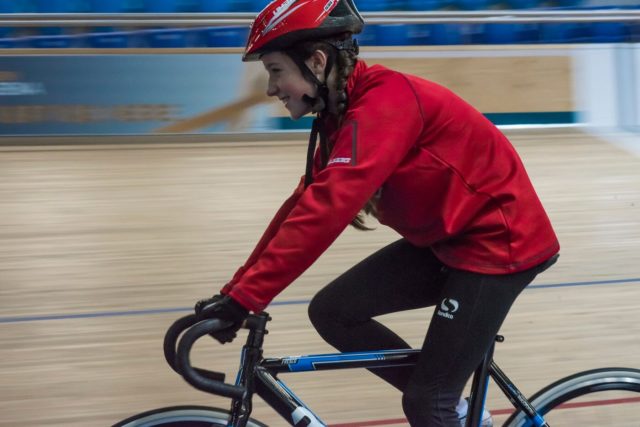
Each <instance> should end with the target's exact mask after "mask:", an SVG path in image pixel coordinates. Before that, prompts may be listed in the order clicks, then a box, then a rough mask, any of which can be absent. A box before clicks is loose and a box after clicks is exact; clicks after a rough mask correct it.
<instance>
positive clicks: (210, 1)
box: [200, 0, 233, 12]
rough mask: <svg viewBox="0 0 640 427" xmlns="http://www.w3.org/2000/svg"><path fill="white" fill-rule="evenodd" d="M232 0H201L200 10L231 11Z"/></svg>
mask: <svg viewBox="0 0 640 427" xmlns="http://www.w3.org/2000/svg"><path fill="white" fill-rule="evenodd" d="M232 3H233V0H202V1H201V2H200V10H202V11H203V12H231V11H232V9H233V5H232Z"/></svg>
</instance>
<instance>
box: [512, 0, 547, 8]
mask: <svg viewBox="0 0 640 427" xmlns="http://www.w3.org/2000/svg"><path fill="white" fill-rule="evenodd" d="M541 3H542V0H508V4H509V7H511V8H512V9H535V8H536V7H540V6H541Z"/></svg>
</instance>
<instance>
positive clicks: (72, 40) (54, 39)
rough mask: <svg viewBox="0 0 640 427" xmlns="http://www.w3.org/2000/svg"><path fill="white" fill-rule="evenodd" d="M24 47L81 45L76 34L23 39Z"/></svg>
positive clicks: (62, 47)
mask: <svg viewBox="0 0 640 427" xmlns="http://www.w3.org/2000/svg"><path fill="white" fill-rule="evenodd" d="M23 42H24V47H28V48H37V49H65V48H71V47H81V46H82V43H81V39H80V38H79V37H78V36H66V35H63V36H35V37H25V38H24V39H23Z"/></svg>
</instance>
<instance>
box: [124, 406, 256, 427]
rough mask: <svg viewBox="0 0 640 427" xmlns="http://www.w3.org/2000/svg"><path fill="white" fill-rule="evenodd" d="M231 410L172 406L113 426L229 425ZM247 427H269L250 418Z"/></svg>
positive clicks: (224, 426)
mask: <svg viewBox="0 0 640 427" xmlns="http://www.w3.org/2000/svg"><path fill="white" fill-rule="evenodd" d="M228 420H229V411H225V410H224V409H218V408H210V407H208V406H172V407H167V408H160V409H155V410H152V411H147V412H143V413H141V414H138V415H134V416H133V417H130V418H127V419H126V420H124V421H120V422H119V423H117V424H114V425H113V427H227V423H228ZM247 427H267V426H266V425H265V424H262V423H261V422H258V421H256V420H254V419H250V420H249V422H248V423H247Z"/></svg>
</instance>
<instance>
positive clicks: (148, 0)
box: [143, 0, 179, 13]
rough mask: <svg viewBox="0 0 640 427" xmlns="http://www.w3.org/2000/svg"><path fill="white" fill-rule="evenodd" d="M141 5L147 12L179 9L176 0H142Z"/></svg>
mask: <svg viewBox="0 0 640 427" xmlns="http://www.w3.org/2000/svg"><path fill="white" fill-rule="evenodd" d="M143 5H144V11H145V12H148V13H171V12H177V11H178V9H179V4H178V0H144V3H143Z"/></svg>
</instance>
